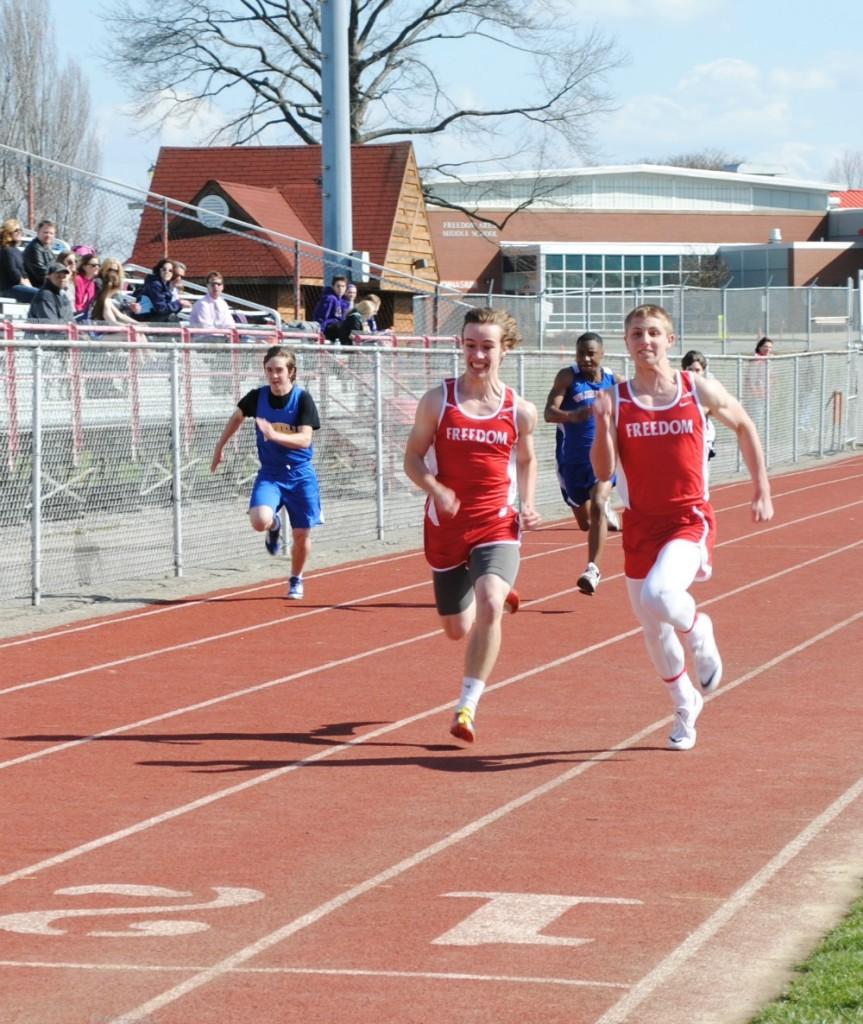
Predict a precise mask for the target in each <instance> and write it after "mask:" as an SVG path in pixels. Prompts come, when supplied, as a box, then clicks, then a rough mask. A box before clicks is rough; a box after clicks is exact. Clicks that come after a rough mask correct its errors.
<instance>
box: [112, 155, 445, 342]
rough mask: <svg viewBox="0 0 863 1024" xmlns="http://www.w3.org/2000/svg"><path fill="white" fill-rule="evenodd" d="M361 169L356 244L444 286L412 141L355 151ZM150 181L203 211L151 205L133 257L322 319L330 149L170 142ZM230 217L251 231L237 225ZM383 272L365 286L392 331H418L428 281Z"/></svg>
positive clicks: (356, 186)
mask: <svg viewBox="0 0 863 1024" xmlns="http://www.w3.org/2000/svg"><path fill="white" fill-rule="evenodd" d="M351 169H352V190H353V195H352V201H353V239H354V249H355V250H356V251H359V252H364V253H368V260H369V261H370V262H371V263H373V264H379V265H381V266H386V267H387V268H389V269H391V270H396V271H401V272H403V273H404V274H407V275H414V276H415V277H421V278H423V279H426V280H428V281H429V282H434V281H436V280H437V268H436V263H435V254H434V248H433V246H432V241H431V230H430V226H429V222H428V216H427V213H426V207H425V202H424V200H423V195H422V186H421V183H420V178H419V173H418V171H417V166H416V160H415V158H414V154H413V148H412V146H411V145H410V143H409V142H400V143H393V144H388V145H379V146H352V147H351ZM150 188H151V191H152V193H155V194H156V195H157V196H168V197H170V198H171V199H174V200H178V201H179V202H180V203H188V204H191V205H193V206H195V207H199V208H200V210H199V211H197V212H196V211H194V210H185V209H182V208H181V207H179V206H176V205H174V206H172V205H171V204H168V205H167V207H166V208H164V209H162V208H160V204H159V202H158V201H157V200H153V201H151V203H150V204H149V205H148V207H147V208H146V209H145V210H144V211H143V213H142V216H141V221H140V224H139V227H138V233H137V238H136V241H135V245H134V249H133V252H132V255H131V262H133V263H138V264H140V265H142V266H145V267H150V266H152V265H153V264H154V263H156V261H157V260H159V259H160V258H161V257H162V256H164V255H168V256H170V257H171V258H173V259H176V260H180V261H182V262H183V263H185V264H186V267H187V276H188V277H189V278H190V279H192V280H196V281H201V282H203V281H204V280H205V278H206V275H207V273H208V272H209V271H210V270H213V269H218V270H220V271H221V272H222V274H223V275H224V277H225V283H226V289H227V291H229V292H233V293H234V294H236V295H239V296H242V297H244V298H247V299H250V300H252V301H254V302H259V303H261V304H262V305H265V306H270V307H272V308H276V309H278V310H279V311H280V313H281V314H282V315H283V316H284V317H285V318H286V319H288V320H291V319H295V318H297V319H305V318H307V316H308V315H310V313H311V309H312V308H313V307H314V304H315V302H316V301H317V298H318V296H319V295H320V291H321V288H322V285H323V284H324V283H328V282H324V281H323V276H324V273H325V267H324V263H323V259H322V257H321V254H320V252H318V251H317V250H316V248H315V247H316V246H319V245H320V242H321V231H322V225H321V220H322V210H321V150H320V147H319V146H254V147H239V146H223V147H209V148H198V147H163V148H162V149H160V151H159V156H158V159H157V161H156V166H155V169H154V172H153V178H152V182H151V185H150ZM228 218H231V219H233V220H236V221H241V222H243V224H247V225H249V226H250V227H249V228H248V229H247V228H243V227H237V226H236V225H231V224H230V223H228V224H226V220H227V219H228ZM255 229H260V230H255ZM289 239H296V240H297V244H294V243H293V242H291V241H289ZM298 257H299V259H298ZM422 264H424V266H422ZM418 265H420V266H422V269H417V267H418ZM372 278H373V279H372V280H369V281H368V282H360V283H359V292H360V295H362V294H363V293H364V292H367V291H375V292H377V293H378V294H380V295H381V297H382V299H383V307H382V314H381V317H380V322H381V326H394V327H395V328H396V329H397V330H405V331H407V330H410V329H412V316H411V294H412V293H413V292H414V291H415V290H416V287H415V286H411V284H410V282H408V281H402V280H400V279H399V278H397V277H390V278H388V279H383V280H382V279H380V278H374V276H373V275H372Z"/></svg>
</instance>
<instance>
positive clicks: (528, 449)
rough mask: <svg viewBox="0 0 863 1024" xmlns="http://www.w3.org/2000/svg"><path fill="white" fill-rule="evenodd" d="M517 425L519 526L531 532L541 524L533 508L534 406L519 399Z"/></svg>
mask: <svg viewBox="0 0 863 1024" xmlns="http://www.w3.org/2000/svg"><path fill="white" fill-rule="evenodd" d="M516 421H517V424H518V445H517V447H516V452H515V460H516V461H515V468H516V481H517V483H518V497H519V504H520V511H519V514H520V519H521V525H522V526H523V527H524V528H525V529H526V530H533V529H535V528H536V527H537V526H539V524H540V523H541V522H542V517H541V516H540V514H539V512H537V510H536V508H535V507H534V502H535V501H536V473H537V468H536V453H535V451H534V448H533V432H534V430H535V429H536V421H537V412H536V406H535V405H534V404H533V403H532V402H528V401H526V400H525V399H523V398H519V400H518V407H517V410H516Z"/></svg>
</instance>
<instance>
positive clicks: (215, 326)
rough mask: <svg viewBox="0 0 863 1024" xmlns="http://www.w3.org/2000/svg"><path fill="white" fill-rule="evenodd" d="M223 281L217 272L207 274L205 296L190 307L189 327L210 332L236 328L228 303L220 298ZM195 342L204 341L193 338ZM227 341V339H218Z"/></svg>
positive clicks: (196, 337)
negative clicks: (204, 328)
mask: <svg viewBox="0 0 863 1024" xmlns="http://www.w3.org/2000/svg"><path fill="white" fill-rule="evenodd" d="M224 289H225V281H224V279H223V277H222V275H221V274H220V273H219V272H218V270H211V271H210V273H209V274H207V294H206V295H204V296H202V297H201V298H200V299H198V301H197V302H196V303H195V304H194V306H192V312H191V313H190V314H189V326H190V327H208V328H209V329H210V330H220V331H232V330H233V329H234V327H235V326H236V321H235V320H234V315H233V313H232V312H231V308H230V306H229V305H228V303H227V302H226V301H225V300H224V299H223V298H222V293H223V292H224ZM194 340H195V341H202V340H206V339H203V338H201V337H200V336H197V335H196V336H195V339H194ZM220 340H225V341H227V340H228V339H227V338H225V339H220Z"/></svg>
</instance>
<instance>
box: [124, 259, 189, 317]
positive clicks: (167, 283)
mask: <svg viewBox="0 0 863 1024" xmlns="http://www.w3.org/2000/svg"><path fill="white" fill-rule="evenodd" d="M173 276H174V261H173V260H169V259H167V258H164V259H161V260H159V262H158V263H157V264H156V265H155V266H154V267H153V270H152V273H150V274H147V276H146V277H145V278H144V283H143V285H142V286H141V288H140V291H139V292H138V293H136V296H135V297H136V298H137V299H138V301H139V302H140V303H141V311H140V312H139V313H138V314H137V319H138V320H145V321H147V322H150V323H166V324H170V323H176V322H177V320H178V319H179V317H178V314H179V312H180V310H181V309H182V308H183V307H182V305H181V303H180V300H179V299H176V298H174V293H173V290H172V288H171V280H172V278H173Z"/></svg>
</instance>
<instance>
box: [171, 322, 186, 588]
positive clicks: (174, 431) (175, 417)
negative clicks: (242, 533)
mask: <svg viewBox="0 0 863 1024" xmlns="http://www.w3.org/2000/svg"><path fill="white" fill-rule="evenodd" d="M182 458H183V456H182V441H181V438H180V346H179V344H178V343H177V341H174V343H173V345H172V346H171V473H172V485H171V511H172V513H173V520H174V575H175V576H182V575H183V494H182V474H181V460H182Z"/></svg>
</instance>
